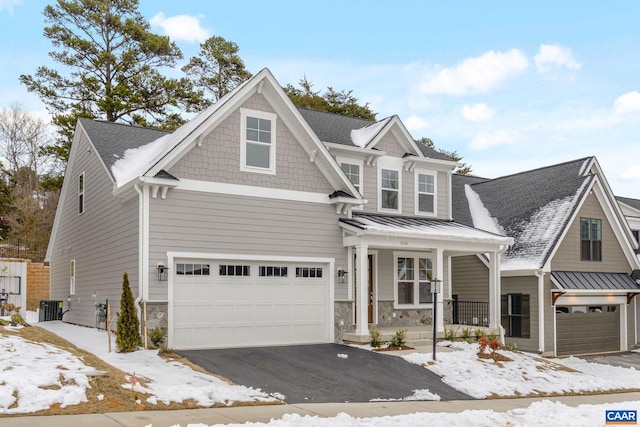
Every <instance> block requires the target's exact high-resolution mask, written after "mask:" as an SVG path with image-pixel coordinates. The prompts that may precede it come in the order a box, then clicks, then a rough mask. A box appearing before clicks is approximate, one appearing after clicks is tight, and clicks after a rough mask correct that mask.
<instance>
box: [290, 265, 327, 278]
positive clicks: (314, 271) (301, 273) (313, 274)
mask: <svg viewBox="0 0 640 427" xmlns="http://www.w3.org/2000/svg"><path fill="white" fill-rule="evenodd" d="M296 277H304V278H318V279H319V278H322V267H296Z"/></svg>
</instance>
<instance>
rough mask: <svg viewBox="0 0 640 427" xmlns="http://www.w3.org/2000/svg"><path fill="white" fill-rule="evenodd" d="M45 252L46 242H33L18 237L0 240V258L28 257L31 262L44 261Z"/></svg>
mask: <svg viewBox="0 0 640 427" xmlns="http://www.w3.org/2000/svg"><path fill="white" fill-rule="evenodd" d="M46 253H47V242H35V241H32V240H26V239H20V238H8V239H3V240H0V258H19V259H30V260H31V261H33V262H44V257H45V255H46Z"/></svg>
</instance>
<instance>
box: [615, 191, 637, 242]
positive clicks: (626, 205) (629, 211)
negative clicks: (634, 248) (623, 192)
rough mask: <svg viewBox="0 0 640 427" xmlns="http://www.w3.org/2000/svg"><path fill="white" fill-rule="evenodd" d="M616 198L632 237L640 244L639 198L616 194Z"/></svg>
mask: <svg viewBox="0 0 640 427" xmlns="http://www.w3.org/2000/svg"><path fill="white" fill-rule="evenodd" d="M616 200H617V201H618V204H619V205H620V209H622V213H623V214H624V216H625V218H626V219H627V223H628V224H629V228H630V229H631V233H633V237H634V238H635V239H636V242H637V243H638V244H640V200H638V199H631V198H629V197H619V196H616Z"/></svg>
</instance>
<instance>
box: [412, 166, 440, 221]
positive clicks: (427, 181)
mask: <svg viewBox="0 0 640 427" xmlns="http://www.w3.org/2000/svg"><path fill="white" fill-rule="evenodd" d="M415 203H416V214H431V215H433V214H435V213H436V176H435V174H433V173H428V172H416V201H415Z"/></svg>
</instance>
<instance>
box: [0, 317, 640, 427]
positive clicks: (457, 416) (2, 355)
mask: <svg viewBox="0 0 640 427" xmlns="http://www.w3.org/2000/svg"><path fill="white" fill-rule="evenodd" d="M29 314H31V313H28V315H29ZM27 320H28V321H29V322H30V323H36V321H37V319H34V318H33V317H32V316H28V318H27ZM39 326H41V327H44V328H45V329H47V330H50V331H52V332H54V333H56V334H58V335H60V336H61V337H63V338H65V339H67V340H69V341H71V342H72V343H74V344H75V345H77V346H78V347H80V348H83V349H85V350H87V351H90V352H91V353H93V354H95V355H96V356H98V357H100V358H101V359H103V360H104V361H106V362H107V363H110V364H111V365H113V366H115V367H117V368H119V369H121V370H122V371H124V372H126V373H128V374H129V375H133V374H134V373H135V375H136V377H138V378H140V379H141V380H142V381H143V382H144V384H145V387H144V388H142V386H141V385H140V384H137V385H136V386H135V387H136V388H135V389H136V390H138V391H141V392H142V391H144V392H146V393H149V394H150V395H151V396H152V397H151V398H149V399H148V400H147V402H148V403H150V404H154V403H156V402H167V403H169V402H181V401H183V400H185V399H194V400H195V401H198V402H199V403H200V404H201V405H202V406H211V405H212V404H213V403H216V402H222V403H226V404H231V403H232V402H234V401H269V400H274V399H275V397H274V396H269V395H267V394H265V393H263V392H261V391H260V390H256V389H251V388H247V387H244V386H235V385H229V384H227V383H226V382H224V381H222V380H220V379H218V378H216V377H214V376H211V375H206V374H202V373H199V372H196V371H194V370H192V369H191V368H189V367H187V366H185V365H183V364H181V363H178V362H172V361H167V360H165V359H163V358H161V357H159V356H158V354H157V351H155V350H147V351H144V350H141V351H137V352H133V353H125V354H120V353H116V352H115V351H114V352H111V353H109V352H108V345H107V344H108V343H107V335H106V332H104V331H101V330H97V329H93V328H86V327H81V326H75V325H70V324H66V323H62V322H44V323H41V324H39ZM440 345H441V346H442V345H447V346H449V347H451V349H452V350H453V351H448V352H445V351H441V352H440V353H438V358H437V359H438V360H437V361H436V362H434V363H432V360H431V359H432V355H431V353H412V354H409V355H406V356H403V357H404V358H405V359H406V360H408V361H410V362H412V363H417V364H420V365H424V366H425V367H426V368H427V369H430V370H432V371H434V372H436V373H437V374H439V375H441V376H443V381H444V382H445V383H447V384H449V385H451V386H453V387H455V388H457V389H458V390H460V391H463V392H465V393H468V394H470V395H472V396H474V397H477V398H484V397H487V396H490V395H502V396H516V395H527V394H536V393H558V394H560V393H568V392H571V393H581V392H592V391H604V390H619V389H624V388H636V387H637V386H638V384H640V372H639V371H636V370H635V369H627V368H619V367H613V366H609V365H603V364H598V363H591V362H587V361H585V360H582V359H579V358H575V357H569V358H566V359H551V360H549V359H544V358H541V357H538V356H536V355H532V354H527V353H516V352H509V351H503V350H501V351H500V353H501V354H503V355H505V356H507V357H509V358H510V359H512V360H511V361H500V362H494V361H493V360H492V359H480V358H478V356H477V351H478V349H477V345H476V344H467V343H461V342H456V343H450V342H444V343H441V344H440ZM364 347H365V348H367V346H364ZM113 348H114V349H115V345H113ZM18 354H19V355H20V357H17V355H18ZM0 366H2V369H0V413H5V414H6V413H27V412H34V411H37V410H41V409H46V408H48V407H49V406H50V405H53V404H56V403H58V404H60V405H61V406H66V405H73V404H77V403H79V402H82V401H86V393H85V390H86V388H87V387H88V383H89V381H88V377H87V373H88V371H91V370H92V368H90V367H88V366H85V365H84V364H83V363H82V361H81V360H79V359H78V358H77V357H75V356H74V355H72V354H70V353H68V352H66V351H64V350H62V349H59V348H57V347H54V346H49V345H46V344H40V343H32V342H28V341H26V340H23V339H21V338H19V337H14V336H7V335H0ZM34 366H37V367H38V369H33V367H34ZM572 370H576V371H579V372H572ZM130 381H131V378H126V379H125V378H123V387H126V388H130V387H131V382H130ZM16 397H19V402H18V403H19V404H17V406H16V402H15V400H16ZM27 397H28V399H27ZM438 397H439V396H437V395H434V394H433V393H430V392H428V391H427V390H417V391H416V393H415V395H414V396H413V398H415V399H419V400H437V398H438ZM488 405H489V404H488ZM12 406H15V407H12ZM147 408H149V409H152V408H153V406H148V407H147ZM611 409H632V410H639V409H640V402H637V401H636V402H626V403H616V404H606V405H581V406H579V407H575V408H574V407H569V406H566V405H563V404H561V403H558V402H553V401H552V400H548V399H546V400H541V401H539V402H536V403H533V404H532V405H530V406H529V407H528V408H524V409H514V410H511V411H508V412H505V413H502V412H495V411H492V410H484V411H465V412H462V413H418V414H410V415H401V416H393V417H391V416H388V417H377V418H354V417H352V416H350V415H346V414H339V415H338V416H336V417H332V418H320V417H311V416H300V415H295V414H288V415H285V416H284V417H283V418H282V419H279V420H275V419H274V420H272V421H271V422H270V423H268V424H262V423H247V424H242V425H245V426H262V425H269V426H282V427H288V426H294V425H296V426H297V425H305V426H307V425H308V426H318V427H324V426H331V427H333V426H340V427H342V426H371V425H374V426H377V425H385V426H394V425H397V426H422V425H431V426H447V427H456V426H467V425H478V426H484V425H486V426H490V425H513V426H537V425H541V424H542V425H564V426H591V425H593V426H596V425H597V426H600V425H603V424H604V421H605V420H604V415H605V410H611ZM184 425H185V426H186V425H187V424H186V423H185V424H184ZM188 425H189V426H192V427H196V426H205V425H204V424H188Z"/></svg>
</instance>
